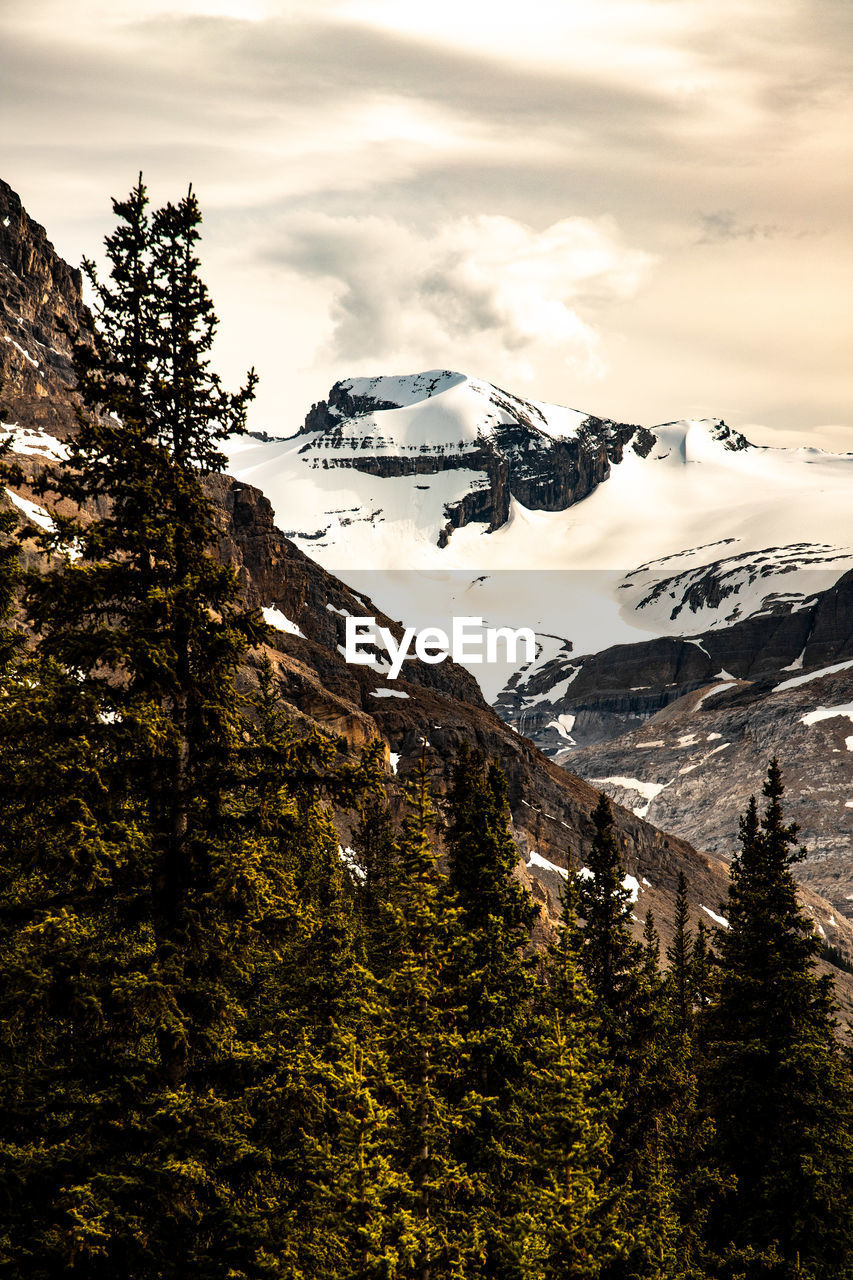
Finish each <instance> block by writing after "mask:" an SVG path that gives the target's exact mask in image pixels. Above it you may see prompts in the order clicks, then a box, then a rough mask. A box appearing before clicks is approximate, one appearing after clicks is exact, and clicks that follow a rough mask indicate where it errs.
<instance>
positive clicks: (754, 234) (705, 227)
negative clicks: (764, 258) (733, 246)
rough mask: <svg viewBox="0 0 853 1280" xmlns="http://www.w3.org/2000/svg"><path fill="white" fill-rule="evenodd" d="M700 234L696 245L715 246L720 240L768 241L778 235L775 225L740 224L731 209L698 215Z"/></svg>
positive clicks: (777, 228) (778, 231)
mask: <svg viewBox="0 0 853 1280" xmlns="http://www.w3.org/2000/svg"><path fill="white" fill-rule="evenodd" d="M699 221H700V223H701V227H702V234H701V235H700V237H699V239H698V240H697V242H696V243H697V244H717V243H719V241H721V240H770V239H772V238H773V237H774V236H777V235H779V233H780V228H779V227H778V226H776V224H775V223H772V222H769V223H765V224H763V225H762V224H760V223H757V222H741V221H740V220H739V219H738V217H737V215H736V214H735V213H734V212H733V211H732V210H731V209H717V210H716V212H714V213H702V214H700V215H699Z"/></svg>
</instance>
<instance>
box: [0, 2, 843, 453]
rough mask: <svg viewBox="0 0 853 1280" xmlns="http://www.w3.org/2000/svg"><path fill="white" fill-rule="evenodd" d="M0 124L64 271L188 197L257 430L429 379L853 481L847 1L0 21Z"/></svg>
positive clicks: (8, 173) (15, 6)
mask: <svg viewBox="0 0 853 1280" xmlns="http://www.w3.org/2000/svg"><path fill="white" fill-rule="evenodd" d="M0 103H2V121H3V128H2V133H0V175H2V176H3V177H4V178H5V179H6V180H7V181H8V182H10V183H11V185H12V186H13V187H14V188H15V189H16V190H17V191H18V193H19V194H20V196H21V198H22V199H23V201H24V204H25V205H26V207H27V208H28V210H29V212H30V213H31V214H32V215H33V216H34V217H35V218H36V219H37V220H38V221H40V222H42V223H44V224H45V226H46V227H47V229H48V232H49V234H50V236H51V238H52V239H53V240H54V243H55V244H56V246H57V248H58V249H59V250H60V252H61V253H62V254H63V256H65V257H66V258H68V259H69V261H71V262H74V263H77V262H79V260H80V258H81V256H82V255H83V254H84V253H86V254H89V255H95V256H97V254H98V252H99V248H100V244H101V241H102V238H103V236H104V234H105V233H106V232H107V231H108V230H109V229H110V227H111V225H112V216H111V212H110V197H111V196H122V195H124V194H125V193H126V192H127V191H128V190H129V188H130V187H131V186H132V184H133V182H134V179H135V177H136V174H137V172H138V170H139V169H142V170H143V171H144V175H145V179H146V182H147V183H148V185H149V187H150V190H151V194H152V198H153V200H154V201H155V202H158V203H159V202H163V201H165V200H167V199H172V198H176V197H178V196H180V194H182V192H183V191H184V189H185V187H186V184H187V182H188V181H190V180H191V181H192V182H193V184H194V186H195V189H196V191H197V192H198V194H199V198H200V201H201V204H202V209H203V211H204V215H205V239H204V243H203V261H204V266H205V274H206V278H207V279H208V282H209V283H210V285H211V289H212V291H213V294H214V299H215V301H216V303H217V309H218V311H219V315H220V319H221V322H222V323H221V328H220V339H219V346H218V352H217V359H218V364H219V367H220V368H221V369H222V371H223V372H224V373H225V374H226V375H227V376H228V377H229V378H230V379H231V380H232V381H235V380H236V379H237V378H239V377H240V375H241V373H242V371H243V370H244V369H245V367H246V366H247V365H249V364H251V363H254V364H255V365H256V366H257V368H258V371H259V373H260V375H261V387H260V391H259V397H258V403H257V406H256V408H255V410H254V415H253V425H254V426H256V427H265V428H268V429H271V430H282V429H288V430H290V429H295V427H296V426H298V425H299V423H300V422H301V420H302V418H303V417H304V414H305V411H306V409H307V407H308V405H309V404H310V403H311V401H312V400H316V399H319V398H320V397H321V396H323V395H324V394H325V393H326V391H327V389H328V387H329V386H330V385H331V383H332V382H333V381H335V380H336V379H337V378H340V377H345V376H347V375H352V374H374V373H382V372H388V373H398V372H413V371H415V370H418V369H424V368H433V367H447V368H453V369H461V370H463V371H465V372H468V373H472V374H475V375H477V376H479V377H484V378H488V379H491V380H492V381H495V382H497V383H499V384H500V385H503V386H504V387H507V388H508V389H510V390H513V391H515V392H517V393H519V394H522V395H530V396H535V397H536V398H538V399H545V400H553V401H557V402H559V403H564V404H566V403H567V404H570V405H572V406H574V407H576V408H581V409H585V410H588V411H590V412H595V413H598V414H601V415H609V416H611V417H614V418H619V419H622V420H627V421H632V422H644V423H647V424H651V423H654V422H659V421H664V420H667V419H672V418H676V417H683V416H703V415H714V416H721V417H724V418H726V420H727V421H729V422H731V423H732V424H735V425H737V426H739V427H742V428H747V429H749V428H751V429H752V431H753V435H754V436H755V437H756V438H759V439H763V440H766V441H768V442H770V441H776V442H778V443H793V442H795V441H799V440H803V439H804V438H805V437H806V436H807V437H808V440H809V442H812V443H823V444H828V443H833V442H834V443H835V444H837V445H840V446H841V447H845V448H850V449H853V403H851V376H850V357H851V351H853V4H851V3H850V0H736V2H734V0H714V2H713V3H711V2H710V0H596V3H590V0H523V2H522V0H512V3H507V2H506V0H429V2H427V0H161V2H157V0H28V3H27V4H23V3H20V2H19V0H0Z"/></svg>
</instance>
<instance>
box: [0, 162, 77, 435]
mask: <svg viewBox="0 0 853 1280" xmlns="http://www.w3.org/2000/svg"><path fill="white" fill-rule="evenodd" d="M88 323H89V318H88V313H87V311H86V309H85V307H84V305H83V300H82V294H81V278H80V272H79V271H76V270H75V269H74V268H72V267H69V266H68V264H67V263H66V262H63V260H62V259H61V258H60V257H59V256H58V255H57V253H56V251H55V250H54V248H53V245H52V244H51V243H50V241H49V240H48V238H47V235H46V233H45V230H44V228H43V227H40V226H39V224H38V223H37V222H34V221H33V220H32V218H30V217H29V215H28V214H27V212H26V210H25V209H24V208H23V206H22V205H21V201H20V199H19V198H18V196H17V195H16V194H15V192H14V191H13V190H12V189H11V187H9V186H8V185H7V184H6V183H5V182H3V181H0V405H2V413H0V417H3V418H4V419H8V420H10V421H16V422H19V423H21V425H25V426H26V427H27V428H29V429H33V430H41V431H47V432H49V433H50V434H51V435H54V436H57V437H58V438H60V439H64V438H65V437H66V436H67V435H68V433H69V432H71V431H73V430H74V425H75V417H74V395H73V387H74V375H73V371H72V368H71V344H72V340H73V338H75V337H79V336H80V335H81V334H83V333H85V332H86V330H87V327H88Z"/></svg>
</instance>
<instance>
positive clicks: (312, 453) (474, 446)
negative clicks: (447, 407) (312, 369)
mask: <svg viewBox="0 0 853 1280" xmlns="http://www.w3.org/2000/svg"><path fill="white" fill-rule="evenodd" d="M439 376H444V377H450V378H452V377H454V376H456V375H452V374H450V373H449V371H444V373H443V374H442V375H439ZM436 381H437V382H438V378H437V379H436ZM481 390H482V393H483V395H484V403H485V404H486V405H487V408H488V411H489V412H490V414H491V415H492V416H493V417H494V418H495V419H499V420H496V421H494V422H493V423H492V424H490V428H489V430H488V431H484V432H483V433H482V434H481V435H479V436H478V438H477V440H476V441H473V442H472V441H465V442H463V441H459V442H457V443H443V444H441V445H435V444H429V445H424V446H423V447H422V448H421V449H420V450H419V451H416V452H413V451H411V450H404V449H401V448H400V447H399V445H398V443H397V442H396V441H395V440H394V438H393V435H389V436H388V437H386V438H384V439H383V438H382V436H381V435H380V436H379V437H377V436H376V435H375V434H371V435H370V437H369V438H366V437H361V436H360V428H359V420H363V419H366V418H368V417H370V416H371V415H379V416H380V418H381V415H382V413H383V412H385V411H386V410H389V409H392V410H393V409H396V408H398V407H399V406H398V404H397V403H395V402H394V401H392V400H389V399H387V398H384V397H383V396H382V395H379V394H377V395H375V396H374V395H369V394H355V393H354V392H353V388H352V384H351V383H350V382H346V381H342V382H337V383H335V385H334V386H333V387H332V389H331V391H330V392H329V398H328V400H321V401H320V402H319V403H318V404H315V405H313V406H312V407H311V410H310V411H309V413H308V415H307V417H306V419H305V424H304V426H303V427H302V430H301V432H300V434H301V435H304V436H305V444H304V445H303V447H302V450H301V452H302V453H304V454H305V455H306V460H307V461H308V462H309V464H310V465H311V466H315V467H320V468H323V469H329V468H340V467H351V468H352V469H353V470H355V471H362V472H365V473H367V474H369V475H375V476H381V477H383V478H384V477H390V476H413V475H435V474H436V473H437V472H440V471H455V470H462V469H464V470H466V471H474V472H479V473H480V474H481V478H480V479H477V480H475V481H474V482H473V483H472V485H471V488H470V489H469V491H468V493H466V494H465V495H464V496H463V497H462V498H461V499H460V500H458V501H456V502H455V503H453V504H452V505H450V506H448V508H447V510H446V515H447V524H446V526H445V528H444V530H443V531H442V533H441V535H440V538H439V545H440V546H444V545H446V543H447V541H448V539H449V537H450V535H451V533H452V531H453V529H459V528H462V527H463V526H464V525H466V524H471V523H474V522H476V523H481V524H486V525H488V526H489V529H490V530H494V529H498V528H500V526H501V525H502V524H504V523H505V522H506V520H507V519H508V517H509V510H510V499H511V498H516V499H517V500H518V501H519V502H521V503H522V504H523V505H524V506H525V507H527V508H529V509H530V510H533V511H564V510H565V509H566V508H567V507H570V506H572V505H573V504H574V503H576V502H580V501H581V499H582V498H585V497H587V495H588V494H590V493H592V492H593V490H594V489H595V488H596V487H597V486H598V485H599V484H601V483H602V482H603V481H605V480H606V479H607V477H608V476H609V474H610V467H611V463H614V462H619V461H621V458H622V451H623V449H624V447H625V445H626V444H627V443H628V441H629V440H631V439H633V438H634V437H635V436H636V437H637V439H638V440H639V442H640V447H641V448H643V447H646V443H647V448H651V445H652V443H653V440H654V437H653V436H651V434H650V433H649V432H646V431H645V430H644V429H643V428H640V427H634V426H628V425H626V424H624V423H615V422H611V421H609V420H608V419H602V418H595V417H587V418H586V419H585V421H584V422H583V425H582V426H581V428H580V429H579V430H578V432H577V434H576V435H574V436H566V437H560V436H555V435H554V434H553V433H552V432H550V431H549V430H547V429H545V428H546V426H547V424H546V421H545V418H544V416H543V413H542V410H541V409H540V408H539V407H538V406H537V405H535V404H531V403H528V402H527V401H524V400H520V399H519V398H518V397H517V396H513V395H510V394H509V393H508V392H504V391H501V390H500V388H498V387H492V386H489V385H488V384H482V388H481ZM646 436H649V437H650V439H649V441H648V442H646V441H645V437H646Z"/></svg>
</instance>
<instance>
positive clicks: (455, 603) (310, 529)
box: [227, 370, 853, 696]
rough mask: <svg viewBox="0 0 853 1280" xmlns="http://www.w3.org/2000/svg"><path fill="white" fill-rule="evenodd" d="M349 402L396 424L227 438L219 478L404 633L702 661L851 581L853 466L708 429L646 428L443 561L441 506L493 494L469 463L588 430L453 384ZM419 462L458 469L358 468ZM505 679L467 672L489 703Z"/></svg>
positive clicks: (457, 532) (548, 410) (364, 422)
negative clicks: (647, 438)
mask: <svg viewBox="0 0 853 1280" xmlns="http://www.w3.org/2000/svg"><path fill="white" fill-rule="evenodd" d="M344 385H345V388H346V390H347V392H348V394H349V395H350V396H351V397H353V398H354V402H356V403H357V401H358V398H361V397H370V399H371V400H373V401H378V402H380V403H384V404H389V405H393V406H395V407H392V408H372V409H371V410H370V412H362V413H360V414H355V415H352V416H349V417H344V416H343V415H342V414H340V413H339V412H337V411H336V412H337V418H338V421H337V422H336V423H335V424H334V425H333V426H332V427H328V428H326V429H324V430H322V431H321V430H318V431H306V430H302V431H300V432H298V433H297V434H295V435H293V436H290V437H289V438H286V439H273V440H259V439H257V438H254V437H242V438H238V439H234V440H232V441H230V442H229V443H228V445H227V452H228V459H229V469H230V471H231V472H232V474H234V475H235V476H236V477H237V478H238V479H240V480H244V481H246V482H247V483H250V484H253V485H256V486H257V487H258V488H260V489H262V490H263V491H264V493H265V494H266V495H267V497H268V498H269V499H270V501H271V502H272V505H273V508H274V510H275V513H276V521H277V523H278V525H279V527H280V528H281V529H282V530H283V531H284V532H285V533H286V534H287V535H288V536H289V537H291V538H293V540H294V541H295V542H296V543H297V544H298V545H299V546H301V547H302V549H303V550H304V551H305V552H306V553H307V554H308V555H310V556H311V557H312V558H313V559H315V560H317V561H319V563H321V564H322V565H323V566H324V567H325V568H327V569H329V570H331V571H332V572H334V573H336V574H338V575H339V576H340V577H342V578H343V579H344V580H345V581H347V582H348V583H349V584H350V585H351V586H353V587H356V588H358V589H359V590H360V591H362V592H364V593H365V594H366V595H368V596H370V597H371V598H372V599H373V600H374V601H375V602H376V603H377V604H378V605H380V606H381V607H382V608H383V609H385V610H386V612H388V613H389V614H390V615H392V616H394V617H397V618H399V619H401V620H402V621H404V622H406V623H407V624H409V625H415V626H418V627H423V626H428V625H437V626H442V627H445V629H446V628H447V626H448V624H449V621H450V619H451V618H452V616H453V615H454V614H457V615H458V614H460V613H464V614H467V615H473V616H482V617H483V618H484V621H485V623H486V624H487V625H489V626H512V627H520V626H530V627H533V628H534V630H535V631H536V632H537V636H538V637H539V639H540V643H541V644H542V646H543V653H544V652H545V651H547V650H549V649H550V650H551V652H553V651H554V646H555V645H556V646H557V647H559V646H560V645H566V644H567V643H569V642H570V644H571V652H572V654H573V656H574V655H581V654H584V653H591V652H596V651H598V650H600V649H603V648H606V647H609V646H610V645H613V644H621V643H631V642H634V641H637V640H644V639H648V638H649V636H651V635H666V634H668V635H691V636H698V637H699V643H700V645H701V633H702V632H703V631H707V630H708V629H711V628H713V627H715V626H722V625H726V624H727V623H730V622H732V621H734V620H737V619H739V618H742V617H748V616H751V615H754V614H756V613H761V612H763V611H766V610H767V609H769V608H772V607H773V605H774V604H775V603H785V604H786V605H787V607H789V608H790V607H793V608H796V607H797V606H798V605H802V603H803V602H805V601H806V600H808V599H809V598H810V597H811V596H813V595H814V594H816V593H817V592H818V591H822V590H825V589H826V588H828V587H829V586H831V585H832V584H833V583H834V582H835V581H837V580H838V578H839V577H840V576H841V575H842V574H843V573H845V572H846V571H847V570H849V569H851V568H853V521H851V519H850V509H851V502H850V497H851V491H853V454H829V453H823V452H821V451H820V450H818V449H812V448H800V449H771V448H763V447H757V446H754V445H751V444H750V443H749V442H748V441H746V440H745V439H744V437H743V436H739V435H738V434H737V433H733V432H732V431H731V430H730V429H729V428H728V427H726V426H725V424H724V423H722V422H721V421H720V420H718V419H707V420H695V419H689V420H683V421H678V422H671V423H666V424H664V425H663V426H656V427H653V428H652V429H651V430H652V431H653V433H654V435H655V437H656V439H655V443H654V445H653V446H652V448H651V450H650V451H649V452H648V454H647V456H645V457H643V456H641V451H638V448H637V447H636V442H634V441H632V442H631V443H629V444H628V445H627V446H626V448H625V450H624V455H623V458H622V461H621V462H619V463H618V464H614V465H612V467H611V470H610V475H609V477H608V478H607V479H606V480H605V481H603V482H602V483H601V484H599V486H598V487H597V488H596V489H595V490H594V491H593V492H592V493H590V494H589V495H588V496H587V497H586V498H584V499H583V500H581V501H579V502H577V503H575V504H574V505H572V506H570V507H568V509H566V510H563V511H541V510H536V511H534V510H530V509H528V508H526V507H524V506H523V505H522V504H521V503H520V502H518V500H517V499H515V498H512V499H511V502H510V515H509V519H508V520H507V521H506V523H504V524H503V525H502V526H501V527H500V528H498V529H496V530H495V531H493V532H491V533H490V532H488V529H487V526H486V525H485V524H483V523H469V524H467V525H465V526H464V527H462V528H455V529H453V531H452V533H451V535H450V538H449V541H448V542H447V545H446V546H444V547H440V546H439V545H438V543H439V535H440V533H441V531H442V529H444V527H445V525H446V524H447V518H448V517H447V512H446V508H447V507H448V506H453V505H455V504H457V503H459V502H460V501H461V500H462V499H463V498H464V497H465V495H466V494H470V493H472V492H473V491H476V490H478V489H482V488H483V487H484V486H485V485H486V484H488V483H489V481H488V479H487V477H486V475H485V473H484V472H483V470H482V469H479V470H478V469H475V468H474V467H473V466H471V465H466V460H467V456H468V455H471V456H472V461H473V455H474V454H475V452H476V451H477V449H478V447H479V445H480V444H481V443H482V442H483V441H484V440H487V439H488V438H489V437H490V436H491V435H492V434H493V432H494V430H495V427H496V426H498V425H501V424H507V423H513V422H517V421H518V418H519V414H523V415H524V420H525V422H527V423H529V424H530V428H531V430H532V431H533V432H534V438H535V433H540V432H541V433H542V434H543V435H547V436H548V437H550V438H551V439H555V438H565V439H569V438H572V437H574V436H576V435H577V433H578V431H579V430H580V428H581V427H582V426H583V423H584V421H585V420H586V418H587V415H586V414H584V413H582V412H580V411H578V410H574V409H568V408H564V407H561V406H557V405H548V404H544V403H542V402H532V401H526V400H519V399H517V398H516V397H514V396H511V395H509V393H507V392H504V391H501V390H500V389H498V388H495V387H493V386H492V385H491V384H489V383H484V382H481V381H479V380H477V379H475V378H469V377H466V376H465V375H463V374H461V373H452V372H450V371H446V370H440V371H429V372H427V373H421V374H413V375H407V376H399V377H377V378H356V379H351V380H349V381H348V382H347V383H346V384H344ZM363 403H366V402H363ZM510 409H513V411H514V412H510ZM333 417H334V415H333ZM425 456H427V457H432V458H433V459H436V458H439V459H441V458H443V459H451V460H452V466H451V467H449V468H448V469H443V470H439V471H436V472H433V473H430V474H409V475H392V476H389V477H381V476H377V475H373V474H369V473H367V472H365V471H363V470H360V469H357V468H356V467H354V466H353V462H357V461H358V459H359V458H360V459H365V458H370V459H376V458H380V457H385V458H395V459H407V458H412V457H425ZM442 465H444V464H443V463H442ZM412 570H417V571H418V572H417V573H414V574H413V573H411V571H412ZM534 570H535V571H536V572H533V571H534ZM400 571H405V572H400ZM708 600H711V601H715V603H713V604H708V603H707V601H708ZM541 660H542V659H541V657H540V661H541ZM511 670H512V668H511V667H508V666H506V665H505V664H496V665H495V666H493V667H487V666H485V665H484V666H482V667H480V668H476V667H474V668H472V671H473V674H474V675H475V676H477V678H478V679H480V681H481V684H482V686H483V688H484V692H486V694H487V696H494V695H495V694H496V693H497V690H498V689H499V688H500V687H501V686H502V684H503V683H504V682H505V680H506V678H507V677H508V675H509V674H510V672H511Z"/></svg>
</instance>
